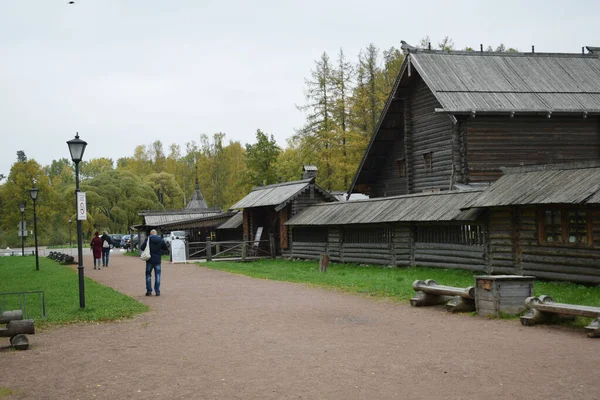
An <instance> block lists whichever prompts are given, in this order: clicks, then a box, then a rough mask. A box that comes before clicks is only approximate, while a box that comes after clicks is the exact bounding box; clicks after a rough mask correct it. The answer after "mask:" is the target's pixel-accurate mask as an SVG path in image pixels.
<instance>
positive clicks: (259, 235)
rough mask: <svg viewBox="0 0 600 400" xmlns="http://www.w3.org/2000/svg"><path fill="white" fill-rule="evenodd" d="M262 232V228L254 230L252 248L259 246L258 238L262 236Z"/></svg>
mask: <svg viewBox="0 0 600 400" xmlns="http://www.w3.org/2000/svg"><path fill="white" fill-rule="evenodd" d="M262 231H263V227H262V226H259V227H258V228H257V229H256V236H255V237H254V240H255V242H254V247H258V245H259V244H260V237H261V236H262Z"/></svg>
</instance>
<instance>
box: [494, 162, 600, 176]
mask: <svg viewBox="0 0 600 400" xmlns="http://www.w3.org/2000/svg"><path fill="white" fill-rule="evenodd" d="M591 168H600V160H585V161H576V162H571V163H560V164H544V165H522V166H519V167H500V170H502V172H504V173H505V174H525V173H529V172H541V171H567V170H573V169H591Z"/></svg>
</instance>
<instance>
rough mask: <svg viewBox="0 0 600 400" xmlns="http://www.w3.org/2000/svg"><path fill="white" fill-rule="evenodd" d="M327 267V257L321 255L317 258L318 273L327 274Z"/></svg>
mask: <svg viewBox="0 0 600 400" xmlns="http://www.w3.org/2000/svg"><path fill="white" fill-rule="evenodd" d="M328 266H329V256H328V255H327V254H321V257H320V258H319V272H327V267H328Z"/></svg>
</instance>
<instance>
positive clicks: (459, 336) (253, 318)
mask: <svg viewBox="0 0 600 400" xmlns="http://www.w3.org/2000/svg"><path fill="white" fill-rule="evenodd" d="M86 274H87V276H90V277H91V278H93V279H96V280H97V281H99V282H102V283H104V284H106V285H109V286H111V287H113V288H115V289H117V290H119V291H121V292H123V293H126V294H128V295H130V296H132V297H135V298H137V299H138V300H140V301H142V302H144V303H147V304H149V305H150V306H151V308H152V311H150V312H149V313H146V314H143V315H141V316H139V317H137V318H135V319H132V320H127V321H123V322H118V323H104V324H89V325H76V326H66V327H60V328H54V329H51V330H48V331H46V332H44V333H42V334H38V335H34V336H31V337H30V342H31V343H32V347H31V348H30V350H28V351H23V352H15V351H10V352H9V351H2V352H0V387H8V388H11V389H13V390H14V391H15V394H14V395H12V396H11V397H9V398H10V399H111V400H114V399H149V398H152V399H434V398H445V399H482V398H498V399H549V398H552V399H574V398H577V399H597V398H598V397H599V394H600V380H599V379H598V372H597V365H598V363H597V354H598V351H599V350H600V340H594V339H589V338H587V336H586V335H585V333H584V332H583V330H570V329H567V328H561V327H556V326H553V327H544V326H539V327H529V328H525V327H522V326H521V325H520V324H519V322H518V321H502V320H486V319H484V318H479V317H472V316H469V315H451V314H447V313H445V312H444V311H443V310H440V309H437V308H419V309H413V308H411V307H410V306H409V305H405V304H395V303H391V302H386V301H373V300H371V299H368V298H362V297H359V296H355V295H349V294H343V293H337V292H333V291H326V290H321V289H315V288H309V287H306V286H304V285H300V284H292V283H284V282H273V281H266V280H259V279H252V278H248V277H245V276H239V275H233V274H229V273H225V272H219V271H212V270H209V269H206V268H202V267H198V266H193V265H169V264H168V263H165V264H163V283H162V290H161V291H162V295H161V297H145V296H144V292H145V286H144V269H143V266H142V264H141V262H140V261H139V260H138V259H135V258H129V257H124V256H121V255H119V254H118V253H117V254H114V255H113V257H112V260H111V266H110V267H109V268H108V269H105V270H103V271H94V270H93V269H92V268H86ZM88 306H89V305H88ZM0 344H2V345H5V343H3V342H2V343H0Z"/></svg>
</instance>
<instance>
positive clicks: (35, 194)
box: [29, 188, 40, 271]
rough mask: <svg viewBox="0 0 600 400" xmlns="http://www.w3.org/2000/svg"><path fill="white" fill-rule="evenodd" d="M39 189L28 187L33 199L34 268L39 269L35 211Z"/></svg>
mask: <svg viewBox="0 0 600 400" xmlns="http://www.w3.org/2000/svg"><path fill="white" fill-rule="evenodd" d="M38 192H39V190H38V189H37V188H31V189H29V194H30V195H31V200H33V236H34V237H35V270H36V271H39V270H40V260H39V259H38V242H37V213H36V210H35V202H36V200H37V196H38Z"/></svg>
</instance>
